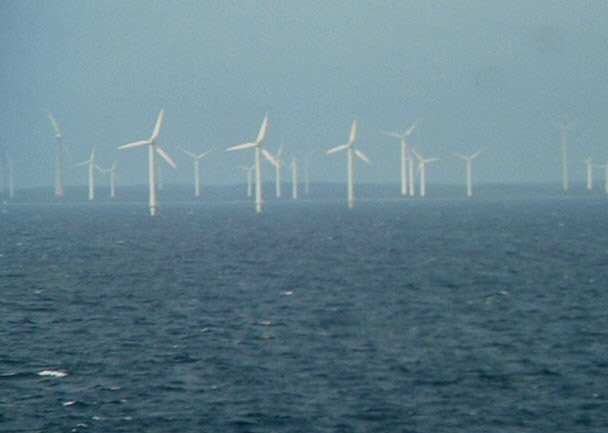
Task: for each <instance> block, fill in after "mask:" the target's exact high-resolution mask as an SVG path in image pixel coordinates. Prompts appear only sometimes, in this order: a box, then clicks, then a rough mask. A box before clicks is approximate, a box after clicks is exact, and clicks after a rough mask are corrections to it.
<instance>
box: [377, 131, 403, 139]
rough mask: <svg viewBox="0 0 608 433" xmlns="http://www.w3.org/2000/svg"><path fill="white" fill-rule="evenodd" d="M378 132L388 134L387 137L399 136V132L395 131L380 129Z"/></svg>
mask: <svg viewBox="0 0 608 433" xmlns="http://www.w3.org/2000/svg"><path fill="white" fill-rule="evenodd" d="M380 134H384V135H388V136H389V137H397V138H401V134H399V133H397V132H388V131H380Z"/></svg>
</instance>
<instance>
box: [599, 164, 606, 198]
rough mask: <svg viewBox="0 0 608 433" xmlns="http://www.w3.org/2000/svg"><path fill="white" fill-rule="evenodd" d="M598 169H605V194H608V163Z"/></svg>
mask: <svg viewBox="0 0 608 433" xmlns="http://www.w3.org/2000/svg"><path fill="white" fill-rule="evenodd" d="M598 168H603V169H604V192H605V193H606V194H608V163H606V164H602V165H598Z"/></svg>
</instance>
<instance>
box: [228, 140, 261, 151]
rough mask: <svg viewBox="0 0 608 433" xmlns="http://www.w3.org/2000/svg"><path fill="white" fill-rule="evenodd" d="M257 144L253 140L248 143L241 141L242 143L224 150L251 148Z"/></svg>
mask: <svg viewBox="0 0 608 433" xmlns="http://www.w3.org/2000/svg"><path fill="white" fill-rule="evenodd" d="M257 145H258V144H257V143H254V142H250V143H243V144H239V145H236V146H232V147H229V148H228V149H226V152H232V151H233V150H243V149H251V148H254V147H256V146H257Z"/></svg>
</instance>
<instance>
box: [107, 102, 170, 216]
mask: <svg viewBox="0 0 608 433" xmlns="http://www.w3.org/2000/svg"><path fill="white" fill-rule="evenodd" d="M163 115H164V110H160V113H159V114H158V119H156V125H154V131H152V135H151V136H150V138H148V139H147V140H140V141H135V142H133V143H129V144H124V145H122V146H119V147H118V149H128V148H130V147H139V146H148V187H149V191H150V215H156V210H157V207H158V201H157V199H156V186H157V185H156V154H157V153H158V154H159V155H160V156H161V157H162V158H163V159H164V160H165V161H167V163H168V164H169V165H170V166H171V167H173V168H176V167H177V166H176V165H175V162H173V160H172V159H171V157H170V156H169V155H168V154H167V153H166V152H165V151H164V150H163V149H161V148H160V147H158V146H157V145H156V140H157V139H158V136H159V135H160V130H161V128H162V126H163Z"/></svg>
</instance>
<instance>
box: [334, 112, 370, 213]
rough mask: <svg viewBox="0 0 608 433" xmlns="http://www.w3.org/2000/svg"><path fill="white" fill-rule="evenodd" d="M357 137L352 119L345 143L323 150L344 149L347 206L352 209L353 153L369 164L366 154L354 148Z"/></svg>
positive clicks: (353, 197) (354, 122) (353, 194)
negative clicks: (345, 156)
mask: <svg viewBox="0 0 608 433" xmlns="http://www.w3.org/2000/svg"><path fill="white" fill-rule="evenodd" d="M356 138H357V121H356V120H353V124H352V126H351V128H350V136H349V138H348V143H346V144H341V145H339V146H336V147H333V148H331V149H329V150H328V151H327V152H325V153H326V154H330V153H335V152H339V151H341V150H346V155H347V170H348V171H347V182H348V189H347V195H346V197H347V200H348V208H349V209H352V208H353V205H354V201H355V190H354V178H353V176H354V173H353V154H354V155H357V157H358V158H359V159H361V160H363V161H364V162H366V163H368V164H371V160H370V159H369V158H368V157H367V155H365V154H364V153H363V152H361V151H360V150H359V149H355V148H354V145H353V144H354V142H355V139H356Z"/></svg>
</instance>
